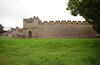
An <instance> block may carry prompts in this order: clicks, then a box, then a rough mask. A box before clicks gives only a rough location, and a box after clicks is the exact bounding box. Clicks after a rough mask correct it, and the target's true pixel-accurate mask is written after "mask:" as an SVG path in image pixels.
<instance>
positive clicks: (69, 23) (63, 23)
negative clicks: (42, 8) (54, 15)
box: [41, 20, 87, 25]
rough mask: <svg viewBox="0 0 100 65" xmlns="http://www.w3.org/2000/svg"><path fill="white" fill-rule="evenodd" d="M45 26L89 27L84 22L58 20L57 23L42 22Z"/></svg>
mask: <svg viewBox="0 0 100 65" xmlns="http://www.w3.org/2000/svg"><path fill="white" fill-rule="evenodd" d="M41 23H42V24H43V25H87V24H86V23H84V22H83V21H71V20H68V21H66V20H62V21H60V20H56V21H49V22H48V21H43V22H41Z"/></svg>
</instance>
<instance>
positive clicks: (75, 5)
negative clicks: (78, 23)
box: [67, 0, 100, 33]
mask: <svg viewBox="0 0 100 65" xmlns="http://www.w3.org/2000/svg"><path fill="white" fill-rule="evenodd" d="M67 10H70V12H71V14H72V15H74V16H77V15H78V14H79V15H80V16H83V17H84V18H85V20H86V21H87V22H88V23H90V24H92V25H93V29H94V30H95V31H96V32H97V33H100V0H69V2H68V7H67Z"/></svg>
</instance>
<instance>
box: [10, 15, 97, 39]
mask: <svg viewBox="0 0 100 65" xmlns="http://www.w3.org/2000/svg"><path fill="white" fill-rule="evenodd" d="M8 36H9V37H22V38H95V37H96V32H95V31H94V30H93V28H92V25H89V24H87V23H83V22H81V21H77V22H76V21H72V22H71V21H67V22H66V20H62V21H59V20H57V21H55V22H54V21H49V22H48V21H44V22H42V21H41V20H40V19H39V18H38V17H35V16H34V17H33V18H29V19H23V28H19V27H16V28H11V31H8Z"/></svg>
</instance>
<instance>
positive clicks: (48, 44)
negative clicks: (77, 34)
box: [0, 38, 100, 65]
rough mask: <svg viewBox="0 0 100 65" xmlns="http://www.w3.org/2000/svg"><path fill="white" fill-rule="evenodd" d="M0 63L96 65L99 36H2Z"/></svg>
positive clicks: (99, 59)
mask: <svg viewBox="0 0 100 65" xmlns="http://www.w3.org/2000/svg"><path fill="white" fill-rule="evenodd" d="M0 65H100V38H98V39H18V38H2V39H0Z"/></svg>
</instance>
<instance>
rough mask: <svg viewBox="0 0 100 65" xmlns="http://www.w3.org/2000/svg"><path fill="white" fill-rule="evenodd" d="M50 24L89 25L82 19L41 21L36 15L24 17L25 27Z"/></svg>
mask: <svg viewBox="0 0 100 65" xmlns="http://www.w3.org/2000/svg"><path fill="white" fill-rule="evenodd" d="M41 25H43V26H45V25H46V26H48V25H57V26H59V25H87V24H86V23H84V22H82V21H75V20H74V21H71V20H67V21H66V20H61V21H60V20H56V21H43V22H42V21H41V20H40V19H39V17H36V16H34V17H33V18H28V19H23V28H33V27H38V26H41Z"/></svg>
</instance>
